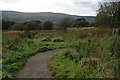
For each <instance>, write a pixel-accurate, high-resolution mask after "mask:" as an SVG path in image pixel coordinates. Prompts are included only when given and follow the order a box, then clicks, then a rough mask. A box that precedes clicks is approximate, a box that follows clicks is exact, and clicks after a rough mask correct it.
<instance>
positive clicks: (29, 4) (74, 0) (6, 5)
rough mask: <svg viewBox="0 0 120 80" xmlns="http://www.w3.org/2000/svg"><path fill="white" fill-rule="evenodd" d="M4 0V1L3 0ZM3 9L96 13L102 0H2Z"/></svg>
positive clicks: (0, 4)
mask: <svg viewBox="0 0 120 80" xmlns="http://www.w3.org/2000/svg"><path fill="white" fill-rule="evenodd" d="M1 1H2V2H1ZM1 1H0V2H1V3H0V6H1V7H0V9H1V10H14V11H21V12H49V11H50V12H59V13H67V14H72V15H95V13H96V9H97V1H100V0H89V1H88V0H64V1H63V0H1Z"/></svg>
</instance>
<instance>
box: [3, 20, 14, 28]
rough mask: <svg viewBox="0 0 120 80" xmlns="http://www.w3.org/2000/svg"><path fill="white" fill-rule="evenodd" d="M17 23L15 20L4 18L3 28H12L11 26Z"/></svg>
mask: <svg viewBox="0 0 120 80" xmlns="http://www.w3.org/2000/svg"><path fill="white" fill-rule="evenodd" d="M13 24H15V22H14V21H9V20H2V29H6V30H8V29H11V26H12V25H13Z"/></svg>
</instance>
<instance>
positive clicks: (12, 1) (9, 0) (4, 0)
mask: <svg viewBox="0 0 120 80" xmlns="http://www.w3.org/2000/svg"><path fill="white" fill-rule="evenodd" d="M18 1H19V0H0V2H4V3H16V2H18Z"/></svg>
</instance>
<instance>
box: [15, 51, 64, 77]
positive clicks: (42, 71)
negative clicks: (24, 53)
mask: <svg viewBox="0 0 120 80" xmlns="http://www.w3.org/2000/svg"><path fill="white" fill-rule="evenodd" d="M62 50H63V49H56V50H52V51H47V52H42V53H39V54H36V55H34V56H32V57H31V58H30V59H28V61H27V63H26V64H25V66H24V67H23V68H22V69H21V70H20V71H19V72H18V73H17V76H16V77H17V78H52V76H51V75H50V73H49V70H48V60H49V59H50V58H51V57H52V56H53V55H55V54H56V53H58V52H60V51H62Z"/></svg>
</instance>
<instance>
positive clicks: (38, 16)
mask: <svg viewBox="0 0 120 80" xmlns="http://www.w3.org/2000/svg"><path fill="white" fill-rule="evenodd" d="M63 17H70V18H72V19H77V18H85V19H86V20H87V21H89V22H93V21H94V16H77V15H69V14H63V13H52V12H40V13H25V12H17V11H2V18H3V19H5V20H11V21H16V22H25V21H30V20H40V21H47V20H50V21H53V22H54V23H58V22H59V20H60V19H61V18H63Z"/></svg>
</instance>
